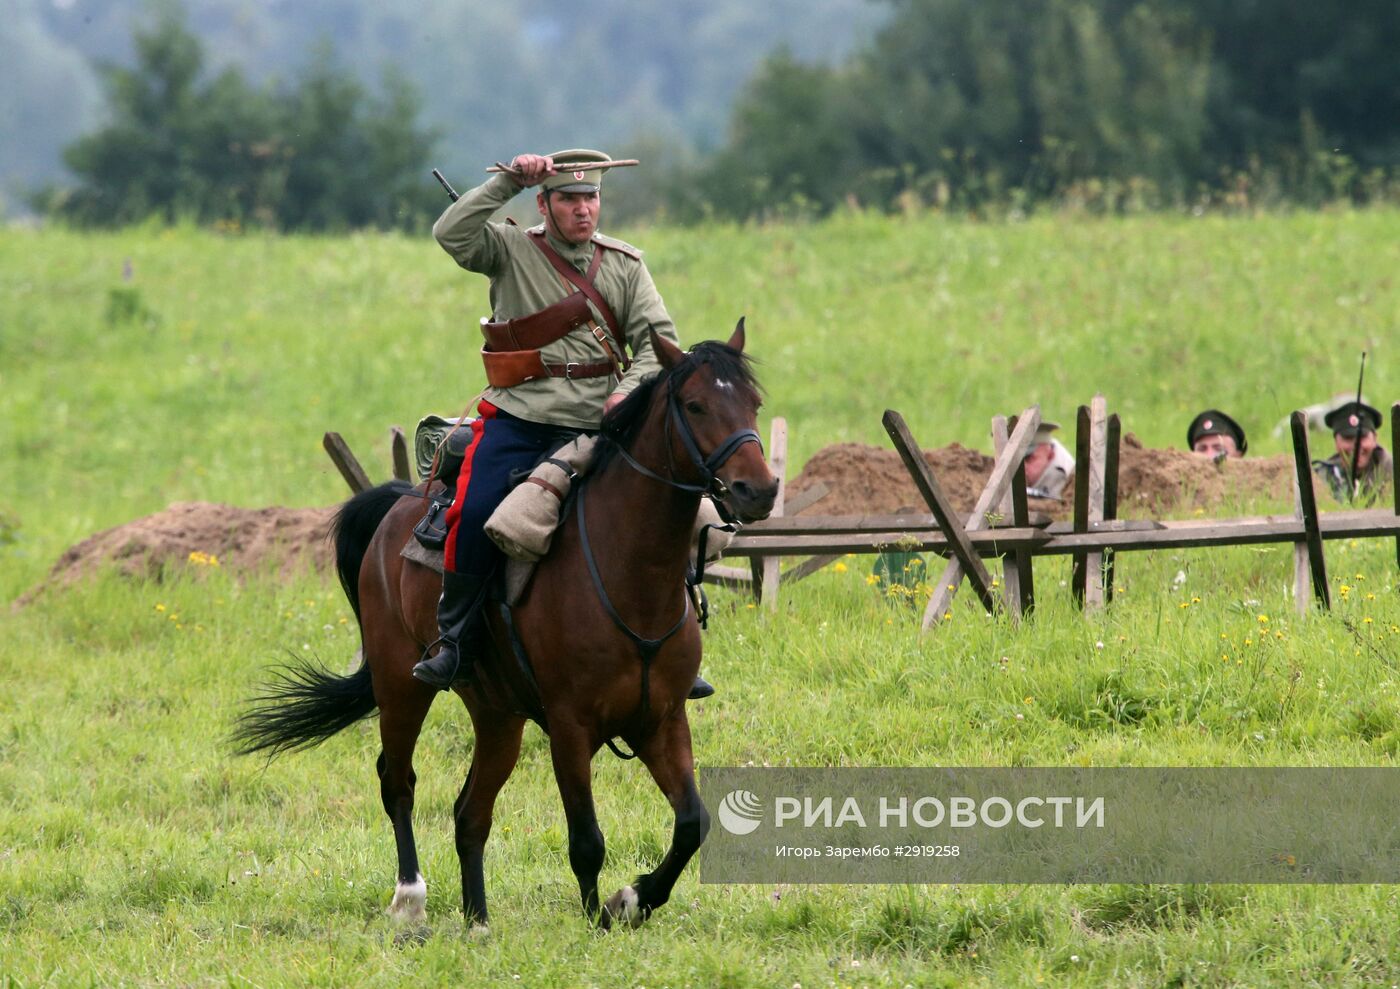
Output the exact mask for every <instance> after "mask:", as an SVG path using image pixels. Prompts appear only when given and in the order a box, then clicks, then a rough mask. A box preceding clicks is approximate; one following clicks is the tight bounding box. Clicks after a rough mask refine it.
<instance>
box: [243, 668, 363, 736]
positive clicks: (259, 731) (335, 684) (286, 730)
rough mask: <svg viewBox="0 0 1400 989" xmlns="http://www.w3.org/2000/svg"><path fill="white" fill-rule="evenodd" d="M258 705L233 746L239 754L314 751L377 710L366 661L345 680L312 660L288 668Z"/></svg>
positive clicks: (277, 674)
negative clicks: (313, 749)
mask: <svg viewBox="0 0 1400 989" xmlns="http://www.w3.org/2000/svg"><path fill="white" fill-rule="evenodd" d="M253 703H254V706H253V707H252V708H250V709H249V710H248V711H246V712H245V713H244V714H242V715H240V716H239V718H238V724H237V725H236V726H235V728H234V730H233V747H234V751H235V752H237V753H238V754H239V755H251V754H253V753H254V752H266V753H267V754H268V755H269V756H275V755H280V754H281V753H283V752H295V751H296V750H297V749H309V748H311V746H313V745H319V744H320V743H321V742H324V741H325V740H326V739H328V738H330V737H331V736H332V735H334V734H335V733H336V732H338V731H340V730H341V729H343V728H348V727H350V726H351V725H353V724H354V723H355V722H356V721H359V720H360V719H361V718H363V717H366V716H367V715H369V714H371V713H372V712H373V711H374V709H375V707H376V704H375V702H374V688H373V686H372V685H371V683H370V677H369V665H368V664H365V663H361V664H360V668H359V669H358V670H356V671H355V672H354V673H351V674H350V675H349V676H343V677H342V676H336V675H335V674H334V673H332V672H331V671H330V670H327V669H325V668H324V667H321V666H316V665H313V664H311V663H307V662H299V663H296V664H293V665H290V666H284V667H282V668H281V669H279V670H277V671H276V672H275V673H274V674H273V680H272V682H271V683H269V684H268V685H267V687H266V688H265V689H264V690H263V692H262V693H260V694H259V695H258V696H257V697H255V698H253Z"/></svg>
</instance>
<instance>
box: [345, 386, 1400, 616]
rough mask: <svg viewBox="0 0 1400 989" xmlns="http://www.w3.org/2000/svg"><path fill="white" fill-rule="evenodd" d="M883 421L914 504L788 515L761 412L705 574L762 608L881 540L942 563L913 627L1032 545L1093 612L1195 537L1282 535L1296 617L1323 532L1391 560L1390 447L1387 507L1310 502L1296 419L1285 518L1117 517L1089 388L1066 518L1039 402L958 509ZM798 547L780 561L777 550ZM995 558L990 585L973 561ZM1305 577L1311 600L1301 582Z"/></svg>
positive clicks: (1300, 419)
mask: <svg viewBox="0 0 1400 989" xmlns="http://www.w3.org/2000/svg"><path fill="white" fill-rule="evenodd" d="M883 421H884V426H885V431H886V432H887V433H888V434H889V437H890V441H891V442H892V443H893V444H894V446H895V449H896V450H898V452H899V455H900V457H901V459H902V460H903V461H904V465H905V467H906V468H907V469H908V471H909V475H910V477H911V478H912V479H913V481H914V484H915V487H917V488H918V491H919V494H920V496H921V497H922V498H923V500H924V502H925V504H926V506H927V508H928V510H929V511H928V514H922V513H919V514H902V515H844V516H842V515H828V516H823V515H802V516H799V515H798V513H799V512H802V511H804V510H806V509H807V508H810V507H812V506H813V505H815V504H818V503H819V502H820V499H821V498H823V497H824V496H825V495H826V494H827V491H826V488H825V486H824V485H817V486H815V487H813V488H811V489H808V490H806V491H803V492H801V493H800V494H798V495H795V496H793V497H792V498H788V497H787V492H786V488H787V480H786V477H785V475H786V465H787V423H786V422H785V421H784V420H783V419H781V418H777V419H774V420H773V424H772V430H771V433H770V438H769V445H768V455H769V463H770V464H771V466H772V468H773V471H774V473H776V474H777V475H778V477H779V478H780V479H781V481H782V483H781V485H780V487H779V491H778V498H777V502H776V504H775V506H774V512H773V516H772V517H770V518H768V519H766V520H764V521H762V522H755V523H753V524H751V525H748V526H745V527H744V528H743V530H742V531H741V532H740V533H739V534H738V535H737V536H736V537H735V538H734V541H733V542H732V543H731V544H730V545H729V547H728V548H727V549H726V550H725V553H724V555H725V557H726V558H738V559H747V560H748V561H749V567H748V568H747V569H741V568H736V567H733V566H724V565H714V566H711V567H709V568H708V569H707V571H706V579H707V581H708V582H711V583H718V584H727V585H730V586H739V587H745V588H749V589H751V590H752V592H753V594H754V596H755V597H756V598H757V600H758V601H759V602H760V603H761V604H762V605H763V606H765V607H767V608H776V607H777V603H778V597H779V590H780V588H781V586H782V585H783V584H791V583H793V582H794V581H797V580H801V579H802V578H804V577H807V576H809V575H811V574H813V573H816V572H817V571H818V570H820V569H821V568H822V567H824V566H826V565H827V564H829V563H831V562H833V561H835V560H837V559H839V558H840V557H842V556H844V555H846V554H850V553H857V554H879V553H885V552H889V551H892V550H894V551H903V552H920V553H930V554H933V555H936V556H939V557H946V558H947V561H948V562H947V563H946V565H945V567H944V570H943V572H942V574H941V575H940V577H939V579H938V580H937V582H935V583H933V584H932V592H931V594H930V597H929V601H928V604H927V605H926V607H925V608H924V615H923V628H924V629H925V630H927V629H929V628H932V627H934V626H935V625H936V624H937V623H938V621H939V619H940V618H941V617H942V616H943V615H944V614H946V613H947V610H948V607H949V606H950V605H951V603H952V600H953V597H954V595H956V593H957V591H958V589H959V588H960V587H961V585H962V582H963V580H964V578H966V580H967V582H968V584H969V585H970V586H971V587H972V590H973V593H974V594H976V595H977V598H978V600H979V601H980V602H981V604H982V606H983V607H984V608H985V609H987V611H988V612H992V611H995V610H997V609H999V608H1003V607H1004V608H1005V609H1006V610H1007V611H1008V612H1009V613H1010V614H1011V615H1012V616H1013V618H1015V619H1016V620H1018V621H1019V620H1020V619H1021V618H1022V617H1023V616H1024V615H1026V614H1028V613H1029V612H1030V611H1031V610H1032V609H1033V608H1034V606H1035V572H1034V566H1033V561H1034V559H1035V557H1037V556H1057V555H1059V556H1065V555H1068V556H1073V558H1074V563H1073V569H1072V579H1071V582H1070V583H1071V589H1072V593H1073V595H1074V598H1075V601H1076V602H1078V603H1079V604H1081V605H1082V607H1083V608H1084V610H1085V611H1090V612H1092V611H1096V610H1098V609H1101V608H1103V607H1104V606H1105V605H1106V604H1108V603H1109V602H1111V601H1112V600H1113V580H1114V556H1115V555H1116V554H1118V553H1125V552H1132V551H1139V550H1152V549H1188V548H1202V547H1209V546H1251V545H1263V544H1269V543H1292V544H1293V547H1294V554H1293V556H1294V580H1293V593H1294V598H1295V600H1296V602H1297V607H1298V611H1299V614H1306V613H1307V611H1308V609H1309V607H1310V600H1311V601H1315V602H1316V603H1317V604H1318V605H1320V606H1321V607H1322V608H1324V609H1326V608H1329V607H1331V595H1330V592H1329V590H1328V585H1327V563H1326V558H1325V556H1324V554H1323V542H1324V541H1325V540H1328V539H1365V538H1376V537H1386V536H1388V537H1393V538H1394V539H1395V543H1396V561H1397V566H1400V458H1396V460H1395V476H1394V477H1392V478H1391V493H1392V495H1393V499H1394V501H1393V508H1389V509H1388V508H1371V509H1360V510H1356V509H1352V510H1345V511H1333V512H1320V511H1319V510H1318V507H1317V503H1316V499H1315V497H1314V494H1313V484H1312V458H1311V456H1310V454H1309V451H1308V429H1307V417H1306V415H1305V414H1304V413H1302V412H1295V413H1293V415H1292V416H1291V417H1290V425H1291V427H1292V434H1293V461H1294V475H1293V489H1294V511H1293V514H1291V515H1259V516H1248V517H1239V518H1224V519H1193V520H1189V521H1188V520H1161V521H1158V520H1151V519H1134V520H1122V519H1119V518H1118V517H1117V514H1118V449H1119V444H1120V436H1121V428H1120V423H1119V419H1118V416H1117V415H1108V414H1107V406H1106V402H1105V401H1104V399H1103V396H1101V395H1098V396H1095V397H1094V399H1093V401H1092V402H1091V403H1090V404H1089V405H1087V406H1086V405H1081V406H1080V407H1079V411H1078V416H1077V420H1076V435H1075V463H1076V469H1075V489H1074V513H1073V519H1072V520H1071V521H1068V522H1052V521H1051V520H1050V518H1049V516H1047V515H1044V514H1042V513H1033V512H1030V511H1029V509H1028V507H1027V504H1028V503H1027V496H1026V476H1025V469H1024V466H1023V461H1024V460H1025V456H1026V453H1027V451H1028V450H1029V449H1030V446H1031V442H1032V440H1033V438H1034V436H1035V431H1036V429H1037V427H1038V426H1039V425H1040V409H1039V407H1038V406H1031V407H1030V408H1028V409H1026V410H1025V411H1024V412H1022V413H1021V414H1020V415H1019V416H1013V417H1011V418H1010V419H1006V418H1004V417H1001V416H998V417H996V418H995V419H993V420H992V439H993V445H994V448H995V459H994V461H993V465H992V473H991V476H990V477H989V478H988V479H987V482H986V484H985V485H984V487H983V489H982V492H981V494H980V495H979V497H978V499H977V502H976V504H975V505H974V506H973V509H972V511H971V513H969V514H967V515H962V514H960V513H958V512H956V511H954V509H953V508H952V505H951V503H950V502H949V501H948V498H947V497H946V495H945V494H944V493H943V490H942V488H940V487H939V484H938V479H937V478H936V477H935V476H934V474H933V471H932V469H931V468H930V467H929V465H928V462H927V461H926V460H925V459H924V457H923V455H922V453H921V448H920V446H919V445H918V443H917V442H915V440H914V437H913V435H912V434H911V433H910V432H909V428H908V426H907V425H906V424H905V422H904V418H903V417H902V416H901V415H900V414H899V413H897V412H894V411H888V412H886V413H885V415H884V420H883ZM1390 423H1391V450H1392V451H1396V452H1400V402H1397V403H1395V404H1393V405H1392V406H1391V409H1390ZM323 443H324V446H325V449H326V452H327V453H328V454H329V455H330V457H331V460H332V461H333V462H334V463H335V465H336V467H337V469H339V471H340V473H341V476H342V477H344V478H345V482H346V483H347V484H348V485H349V486H350V489H351V490H352V491H362V490H364V489H366V488H368V487H370V484H371V482H370V480H369V477H368V475H367V474H366V473H365V471H364V468H363V467H361V466H360V463H359V461H358V460H356V459H355V456H354V454H352V453H351V452H350V449H349V447H348V446H346V444H345V442H344V440H342V439H341V437H340V435H339V434H338V433H326V435H325V438H324V441H323ZM391 448H392V459H393V470H394V476H395V477H398V478H400V479H403V480H411V477H410V468H409V458H408V447H407V443H406V441H405V438H404V434H403V430H401V429H399V428H398V427H394V429H393V430H392V431H391ZM790 557H804V559H802V560H801V561H799V562H797V563H796V564H795V565H793V566H791V567H789V568H788V569H787V570H783V569H782V566H781V565H782V562H783V560H784V558H790ZM991 557H1000V558H1002V559H1003V561H1004V566H1003V571H1002V577H1003V579H1002V581H1001V582H1000V589H1001V593H1000V594H999V595H998V594H997V585H996V584H995V583H994V582H993V580H992V578H991V576H990V574H989V573H988V571H987V569H986V565H985V564H984V563H983V562H982V561H983V560H984V559H987V558H991ZM1310 587H1311V591H1312V593H1311V597H1310V595H1309V593H1308V592H1309V588H1310Z"/></svg>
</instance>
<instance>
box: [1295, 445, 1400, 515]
mask: <svg viewBox="0 0 1400 989" xmlns="http://www.w3.org/2000/svg"><path fill="white" fill-rule="evenodd" d="M1312 466H1313V473H1314V474H1316V475H1317V476H1318V478H1319V479H1321V480H1322V481H1324V482H1326V484H1327V487H1328V488H1329V489H1331V491H1332V496H1333V497H1334V498H1336V499H1337V500H1338V501H1341V502H1351V501H1352V500H1353V499H1351V498H1348V497H1347V488H1348V487H1349V486H1350V484H1351V466H1350V465H1349V464H1348V463H1347V462H1346V460H1344V459H1343V458H1342V455H1341V454H1340V453H1334V454H1332V456H1330V457H1328V458H1327V459H1326V460H1314V461H1313V465H1312ZM1394 471H1395V466H1394V463H1393V462H1392V461H1391V459H1390V454H1389V453H1387V452H1386V451H1385V448H1384V447H1379V446H1378V447H1376V448H1375V449H1374V450H1373V451H1371V463H1370V465H1369V466H1368V467H1367V468H1366V469H1365V470H1358V471H1357V472H1356V499H1355V500H1356V501H1358V502H1361V503H1370V502H1372V501H1375V500H1376V498H1377V497H1378V496H1379V495H1380V492H1381V490H1382V489H1383V488H1385V487H1386V485H1388V484H1389V483H1390V479H1391V477H1392V476H1393V475H1394Z"/></svg>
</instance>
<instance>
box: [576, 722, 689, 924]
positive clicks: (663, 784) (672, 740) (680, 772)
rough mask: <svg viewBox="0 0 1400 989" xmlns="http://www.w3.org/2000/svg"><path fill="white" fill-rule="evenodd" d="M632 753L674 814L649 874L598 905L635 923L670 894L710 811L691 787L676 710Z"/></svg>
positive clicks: (684, 730) (685, 730) (684, 734)
mask: <svg viewBox="0 0 1400 989" xmlns="http://www.w3.org/2000/svg"><path fill="white" fill-rule="evenodd" d="M637 755H638V756H639V757H640V758H641V760H642V762H643V763H645V764H646V767H647V769H648V770H650V771H651V775H652V778H653V779H655V780H656V785H657V786H658V787H660V788H661V792H662V793H664V794H665V795H666V799H667V800H668V801H670V804H671V809H672V810H673V811H674V812H675V815H676V817H675V826H674V829H673V830H672V832H671V847H670V848H669V849H668V850H667V852H666V857H665V858H663V859H662V860H661V864H660V865H658V866H657V867H656V869H655V870H654V871H653V872H649V873H646V874H645V875H641V876H638V877H637V879H636V881H635V882H634V883H633V884H632V885H631V886H624V887H623V888H622V889H620V890H618V891H617V892H616V893H614V894H613V895H612V896H610V897H609V898H608V902H607V903H606V904H605V905H604V906H603V913H604V916H605V917H611V918H612V919H615V920H618V921H620V922H622V923H626V924H631V925H633V926H636V925H637V924H640V923H642V921H644V920H646V919H647V918H648V917H649V916H651V912H652V911H653V910H655V909H656V908H657V907H659V906H661V905H662V904H663V903H665V902H666V901H667V900H669V899H670V898H671V890H672V889H673V888H674V887H675V885H676V880H677V879H679V878H680V875H681V872H682V870H684V869H685V866H686V863H687V862H689V861H690V859H691V857H692V856H694V854H695V853H696V852H697V851H699V849H700V846H701V845H702V844H703V843H704V841H705V835H706V834H708V833H709V830H710V812H709V811H707V810H706V809H705V804H704V802H702V801H701V799H700V791H699V789H698V788H697V787H696V785H695V760H694V757H693V755H692V754H691V746H690V722H689V721H688V720H687V718H686V716H685V708H684V707H681V708H679V709H678V710H677V711H676V713H675V714H673V715H672V716H671V717H669V718H667V719H666V720H665V721H664V722H662V723H661V725H660V726H659V727H658V728H657V731H656V733H655V734H654V735H652V736H651V737H650V738H649V739H647V740H646V742H645V743H643V745H642V747H641V749H640V750H638V752H637Z"/></svg>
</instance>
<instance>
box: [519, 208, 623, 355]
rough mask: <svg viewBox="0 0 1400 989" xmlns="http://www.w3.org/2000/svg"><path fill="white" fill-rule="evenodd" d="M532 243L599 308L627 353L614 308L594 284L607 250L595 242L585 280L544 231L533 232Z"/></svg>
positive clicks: (618, 343)
mask: <svg viewBox="0 0 1400 989" xmlns="http://www.w3.org/2000/svg"><path fill="white" fill-rule="evenodd" d="M530 241H531V243H533V244H534V245H535V246H536V247H538V248H539V249H540V252H541V253H542V254H544V256H545V258H546V259H547V260H548V261H549V263H550V264H552V265H553V266H554V270H555V271H557V272H559V274H560V275H561V276H563V277H564V278H565V279H567V280H568V282H569V283H570V284H571V285H573V286H574V287H575V288H577V289H578V290H579V291H580V292H582V293H583V295H584V298H586V299H587V300H588V301H589V302H591V303H593V305H594V306H596V307H597V309H598V312H600V313H602V315H603V321H604V322H606V323H607V324H608V329H609V330H611V331H612V335H613V339H614V340H616V341H617V346H618V352H619V353H622V354H625V353H627V341H626V340H624V339H623V338H622V329H621V328H620V327H619V326H618V323H617V317H616V316H614V315H613V311H612V308H611V307H610V306H609V305H608V303H607V301H606V300H604V298H603V293H602V292H599V291H598V288H597V286H595V285H594V284H593V278H594V276H595V275H597V274H598V267H599V265H601V264H602V263H603V251H604V250H606V248H604V247H603V246H602V245H601V244H598V243H597V242H596V241H595V242H594V245H593V263H592V264H591V265H589V268H588V277H587V278H585V277H584V276H583V275H580V274H579V273H578V269H576V268H575V267H574V266H573V265H571V264H569V262H567V261H565V260H564V259H563V258H562V257H560V256H559V252H558V251H556V250H555V249H554V248H553V247H551V246H550V244H549V241H547V240H545V236H544V231H538V232H536V231H531V233H530Z"/></svg>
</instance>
